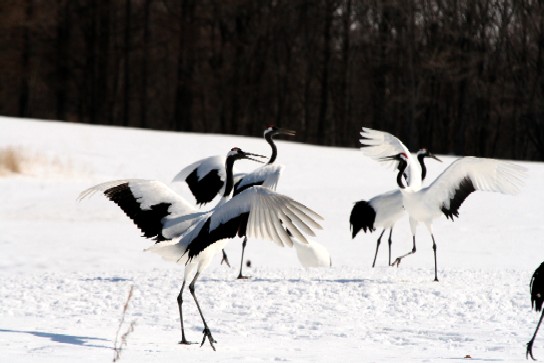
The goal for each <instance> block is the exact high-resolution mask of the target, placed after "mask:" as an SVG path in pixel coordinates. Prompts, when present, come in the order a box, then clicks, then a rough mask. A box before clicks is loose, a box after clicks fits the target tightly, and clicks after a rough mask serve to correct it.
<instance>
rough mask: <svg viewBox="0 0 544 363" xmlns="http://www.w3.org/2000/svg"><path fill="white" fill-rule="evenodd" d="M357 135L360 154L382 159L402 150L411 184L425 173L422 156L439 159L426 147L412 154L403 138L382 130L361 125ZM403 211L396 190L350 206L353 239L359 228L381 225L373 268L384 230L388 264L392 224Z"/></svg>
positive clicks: (406, 173)
mask: <svg viewBox="0 0 544 363" xmlns="http://www.w3.org/2000/svg"><path fill="white" fill-rule="evenodd" d="M360 135H361V139H360V140H359V142H360V143H361V151H362V153H363V154H365V155H366V156H368V157H370V158H372V159H374V160H376V161H380V162H383V159H384V158H385V157H387V156H390V155H394V154H398V153H405V154H406V155H407V156H408V158H409V159H410V160H411V161H412V162H411V163H410V164H409V168H408V169H407V171H406V172H405V175H404V177H405V179H406V180H407V182H408V183H409V184H410V185H412V186H414V187H415V186H421V185H422V182H423V180H424V179H425V177H426V175H427V168H426V166H425V158H427V157H428V158H433V159H435V160H438V161H441V160H440V159H438V158H437V157H436V156H435V155H433V154H431V153H429V151H428V150H427V149H425V148H423V149H420V150H419V151H418V152H417V153H416V154H415V156H414V155H412V154H411V153H410V151H409V150H408V148H407V147H406V146H405V145H404V144H403V142H402V141H400V140H399V139H398V138H397V137H395V136H394V135H392V134H390V133H388V132H385V131H378V130H373V129H371V128H368V127H363V128H362V130H361V133H360ZM391 164H394V163H391ZM404 213H405V212H404V208H403V206H402V195H401V194H400V191H399V190H398V189H396V190H391V191H389V192H386V193H383V194H380V195H378V196H376V197H374V198H372V199H371V200H369V201H365V200H362V201H359V202H356V203H355V205H354V206H353V208H352V211H351V214H350V227H351V231H352V238H355V236H356V235H357V233H358V232H359V231H360V230H361V228H362V229H363V231H364V232H366V231H367V230H368V231H370V232H371V231H374V230H375V227H382V228H383V230H382V233H381V234H380V236H379V237H378V240H377V242H376V253H375V254H374V261H373V263H372V267H374V266H375V265H376V257H377V256H378V249H379V247H380V243H381V239H382V236H383V234H384V233H385V231H386V230H387V229H389V238H388V244H389V260H388V263H389V265H391V245H392V244H393V241H392V234H393V227H394V225H395V223H396V222H397V221H398V220H399V219H400V218H401V217H402V216H404ZM414 252H415V251H414Z"/></svg>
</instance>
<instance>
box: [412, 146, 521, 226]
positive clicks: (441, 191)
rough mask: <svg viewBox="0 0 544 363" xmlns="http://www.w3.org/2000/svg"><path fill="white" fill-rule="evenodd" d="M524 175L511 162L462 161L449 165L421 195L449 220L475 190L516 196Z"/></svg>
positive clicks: (493, 160)
mask: <svg viewBox="0 0 544 363" xmlns="http://www.w3.org/2000/svg"><path fill="white" fill-rule="evenodd" d="M525 173H526V169H525V168H524V167H522V166H519V165H516V164H513V163H511V162H507V161H501V160H495V159H483V158H474V157H465V158H461V159H459V160H456V161H455V162H453V163H452V164H451V165H450V166H449V167H448V168H447V169H446V170H444V171H443V172H442V174H440V175H439V176H438V178H437V179H436V180H435V181H434V182H433V183H432V184H431V185H430V186H429V187H427V188H425V189H423V190H422V192H423V193H425V196H424V198H425V200H426V201H428V202H430V203H432V204H433V205H439V206H440V209H441V210H442V212H444V214H445V215H446V217H449V218H452V217H453V216H457V211H458V209H459V207H460V205H461V204H462V203H463V201H464V200H465V199H466V198H467V197H468V195H469V194H470V193H472V192H473V191H475V190H482V191H490V192H500V193H503V194H512V195H513V194H517V193H519V191H520V189H521V187H522V186H523V184H524V178H525ZM452 219H453V218H452Z"/></svg>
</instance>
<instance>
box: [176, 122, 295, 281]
mask: <svg viewBox="0 0 544 363" xmlns="http://www.w3.org/2000/svg"><path fill="white" fill-rule="evenodd" d="M279 134H284V135H291V136H292V135H295V131H292V130H287V129H283V128H280V127H276V126H268V127H267V128H266V129H265V130H264V133H263V136H264V139H265V140H266V142H267V143H268V144H269V145H270V148H271V149H272V153H271V154H270V158H269V160H268V162H267V163H266V164H265V165H263V166H261V167H259V168H257V169H255V170H253V171H252V172H250V173H236V174H234V195H235V196H236V195H238V194H240V193H241V192H243V191H244V190H246V189H248V188H251V187H252V186H255V185H261V186H263V187H265V188H268V189H271V190H276V186H277V184H278V180H279V178H280V175H281V172H282V169H283V166H282V165H278V164H275V163H274V162H275V161H276V158H277V156H278V149H277V147H276V144H275V143H274V136H276V135H279ZM224 165H225V163H224V157H222V156H211V157H208V158H205V159H202V160H199V161H196V162H194V163H192V164H191V165H189V166H187V167H186V168H184V169H183V170H181V171H180V172H179V173H178V174H177V175H176V176H175V177H174V181H185V182H186V183H187V186H188V187H189V189H190V190H191V193H192V194H193V195H194V197H195V199H196V201H197V203H198V204H200V205H202V204H206V203H208V202H210V201H212V200H213V199H214V197H215V196H216V195H217V194H219V193H222V191H223V190H224V189H223V188H224V181H225V179H226V171H225V167H224ZM246 245H247V237H244V240H243V242H242V256H241V259H240V272H239V273H238V278H239V279H245V278H247V277H246V276H244V275H243V273H242V269H243V261H244V252H245V248H246ZM223 261H226V262H227V264H228V258H227V255H226V253H225V251H223Z"/></svg>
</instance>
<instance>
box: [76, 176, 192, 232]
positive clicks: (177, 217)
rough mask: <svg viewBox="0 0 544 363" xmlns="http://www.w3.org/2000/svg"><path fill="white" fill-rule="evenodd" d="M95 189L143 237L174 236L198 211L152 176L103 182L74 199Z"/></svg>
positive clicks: (89, 194) (82, 197)
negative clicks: (106, 198) (134, 225)
mask: <svg viewBox="0 0 544 363" xmlns="http://www.w3.org/2000/svg"><path fill="white" fill-rule="evenodd" d="M96 192H100V193H103V194H104V195H106V197H108V199H110V200H111V201H113V202H114V203H116V204H117V205H118V206H119V207H120V208H121V209H122V210H123V211H124V212H125V214H126V215H127V216H128V217H129V218H130V219H132V220H133V222H134V223H135V224H136V225H137V226H138V228H140V230H141V231H142V232H143V233H144V236H145V237H147V238H154V239H156V240H157V241H162V240H167V239H171V238H174V237H178V236H179V235H181V233H183V232H184V231H185V230H186V229H187V228H188V227H189V226H190V225H191V219H192V218H194V217H195V215H198V214H200V213H197V212H196V209H195V208H194V207H193V206H192V205H191V204H189V203H188V202H187V201H186V200H185V199H183V197H181V196H180V195H179V194H177V193H176V192H174V191H173V190H172V189H170V188H169V187H168V186H166V185H165V184H164V183H162V182H159V181H156V180H142V179H125V180H115V181H110V182H105V183H102V184H98V185H95V186H93V187H91V188H89V189H87V190H84V191H83V192H81V194H80V195H79V198H78V199H79V200H82V199H84V198H87V197H90V196H92V195H93V194H94V193H96ZM195 213H196V214H195ZM174 221H175V222H174ZM172 224H175V229H174V231H172V230H170V228H171V227H172Z"/></svg>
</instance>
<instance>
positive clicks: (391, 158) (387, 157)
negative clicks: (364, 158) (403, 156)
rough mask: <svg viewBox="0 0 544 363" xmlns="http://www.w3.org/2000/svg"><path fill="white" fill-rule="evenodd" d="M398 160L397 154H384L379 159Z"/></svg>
mask: <svg viewBox="0 0 544 363" xmlns="http://www.w3.org/2000/svg"><path fill="white" fill-rule="evenodd" d="M398 160H399V156H398V155H389V156H384V157H383V158H381V159H380V161H398Z"/></svg>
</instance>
